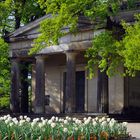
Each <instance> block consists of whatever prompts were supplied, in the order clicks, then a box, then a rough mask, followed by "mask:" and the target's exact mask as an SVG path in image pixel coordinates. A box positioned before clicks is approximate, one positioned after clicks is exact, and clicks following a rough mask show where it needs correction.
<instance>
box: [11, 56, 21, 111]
mask: <svg viewBox="0 0 140 140" xmlns="http://www.w3.org/2000/svg"><path fill="white" fill-rule="evenodd" d="M19 86H20V74H19V61H18V59H14V58H12V60H11V94H10V109H11V111H12V112H13V113H19V112H20V101H19V94H20V93H19Z"/></svg>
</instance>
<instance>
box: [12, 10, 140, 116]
mask: <svg viewBox="0 0 140 140" xmlns="http://www.w3.org/2000/svg"><path fill="white" fill-rule="evenodd" d="M136 12H137V13H138V12H139V10H138V11H135V12H134V11H127V12H125V11H124V12H120V13H119V15H117V16H116V17H112V23H113V24H114V25H115V26H116V25H118V23H119V22H120V21H121V19H126V20H127V21H128V22H131V21H133V20H132V19H133V15H134V13H136ZM45 18H47V16H44V17H42V18H40V19H38V20H36V21H34V22H32V23H30V24H28V25H26V26H24V27H21V28H19V29H17V30H16V31H15V32H13V33H11V34H10V36H9V44H10V58H11V77H12V78H11V98H10V100H11V110H12V111H13V112H14V113H29V112H34V113H37V114H44V113H46V114H47V113H49V114H50V113H57V114H58V113H98V112H100V113H115V114H120V113H124V112H127V113H128V112H138V111H140V102H139V101H140V86H139V83H140V77H139V76H137V77H136V78H130V77H127V78H124V77H121V76H119V75H116V76H114V77H111V78H108V77H107V76H106V75H105V74H104V73H100V72H99V71H98V68H97V73H96V75H95V77H93V78H92V79H88V78H87V77H88V71H87V69H86V64H87V60H86V58H85V57H84V54H85V51H86V49H88V48H89V47H91V45H92V39H93V38H94V36H95V35H97V34H99V33H100V32H103V31H104V30H105V24H106V23H105V24H102V25H101V26H99V28H98V29H97V30H93V27H94V26H95V25H94V24H91V23H90V22H89V21H87V20H86V19H85V18H81V19H80V20H79V24H78V25H79V32H78V33H77V34H76V35H73V34H70V33H68V34H67V35H66V36H64V37H62V38H60V39H59V45H55V46H50V47H46V48H44V49H43V50H41V51H40V52H38V53H37V54H34V55H32V56H31V55H29V54H28V52H29V50H30V49H31V48H32V46H33V45H32V44H33V40H34V39H35V38H37V36H38V35H39V31H38V29H39V24H40V22H41V21H42V20H43V19H45ZM116 31H117V27H116ZM120 71H123V68H120Z"/></svg>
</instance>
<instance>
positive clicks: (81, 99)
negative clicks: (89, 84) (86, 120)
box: [63, 71, 85, 113]
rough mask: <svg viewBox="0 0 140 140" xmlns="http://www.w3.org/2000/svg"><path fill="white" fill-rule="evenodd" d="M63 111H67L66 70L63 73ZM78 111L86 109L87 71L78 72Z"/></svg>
mask: <svg viewBox="0 0 140 140" xmlns="http://www.w3.org/2000/svg"><path fill="white" fill-rule="evenodd" d="M63 92H64V96H63V113H65V102H66V101H65V94H66V72H65V73H64V75H63ZM75 96H76V112H79V113H82V112H84V111H85V71H77V72H76V95H75Z"/></svg>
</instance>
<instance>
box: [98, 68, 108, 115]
mask: <svg viewBox="0 0 140 140" xmlns="http://www.w3.org/2000/svg"><path fill="white" fill-rule="evenodd" d="M108 98H109V97H108V76H107V75H106V73H105V72H100V70H98V84H97V111H98V112H99V113H108V110H109V105H108V102H109V99H108Z"/></svg>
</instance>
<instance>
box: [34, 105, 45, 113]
mask: <svg viewBox="0 0 140 140" xmlns="http://www.w3.org/2000/svg"><path fill="white" fill-rule="evenodd" d="M35 113H36V114H43V113H45V110H44V108H43V107H39V106H37V107H35Z"/></svg>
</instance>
